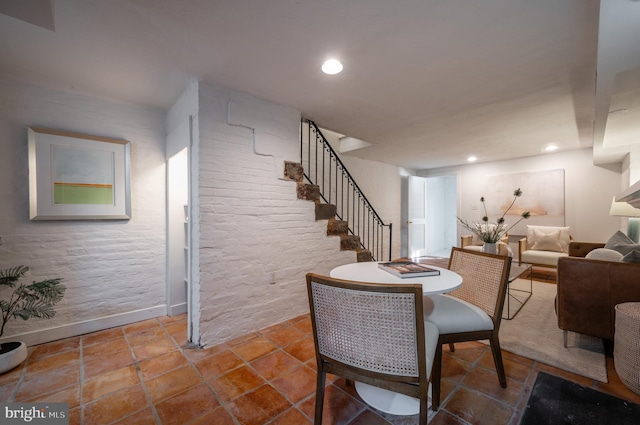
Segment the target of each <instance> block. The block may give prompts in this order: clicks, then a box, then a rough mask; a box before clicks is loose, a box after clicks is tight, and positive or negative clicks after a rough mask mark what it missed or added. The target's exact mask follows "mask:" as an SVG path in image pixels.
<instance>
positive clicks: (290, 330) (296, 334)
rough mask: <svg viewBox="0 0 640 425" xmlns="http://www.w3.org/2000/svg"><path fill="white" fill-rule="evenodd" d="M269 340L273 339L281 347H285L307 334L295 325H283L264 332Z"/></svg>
mask: <svg viewBox="0 0 640 425" xmlns="http://www.w3.org/2000/svg"><path fill="white" fill-rule="evenodd" d="M264 336H265V337H267V338H268V339H269V340H271V341H273V342H274V343H275V344H276V345H278V346H279V347H284V346H285V345H289V344H291V343H293V342H296V341H298V340H300V339H302V338H304V337H305V336H306V335H305V334H304V333H303V332H301V331H300V330H299V329H297V328H295V327H290V326H287V327H283V328H280V329H278V330H275V331H273V332H270V333H267V334H264Z"/></svg>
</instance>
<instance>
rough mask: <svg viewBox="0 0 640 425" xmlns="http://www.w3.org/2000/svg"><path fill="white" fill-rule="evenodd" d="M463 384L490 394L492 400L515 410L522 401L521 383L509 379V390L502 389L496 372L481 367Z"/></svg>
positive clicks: (467, 377)
mask: <svg viewBox="0 0 640 425" xmlns="http://www.w3.org/2000/svg"><path fill="white" fill-rule="evenodd" d="M462 384H463V385H465V386H467V387H469V388H472V389H474V390H478V391H481V392H483V393H485V394H488V395H490V396H491V397H492V398H496V399H498V400H500V401H502V402H504V403H506V404H508V405H509V406H512V407H514V408H515V407H516V405H517V404H518V401H519V400H520V393H521V392H522V387H523V384H522V383H521V382H518V381H516V380H513V379H509V378H507V388H502V387H501V386H500V382H499V381H498V374H497V373H496V372H494V371H489V370H487V369H483V368H479V367H477V368H474V369H473V370H471V372H469V374H468V375H467V376H466V377H465V378H464V380H463V381H462Z"/></svg>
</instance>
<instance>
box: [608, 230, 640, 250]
mask: <svg viewBox="0 0 640 425" xmlns="http://www.w3.org/2000/svg"><path fill="white" fill-rule="evenodd" d="M604 247H605V248H607V249H613V250H614V251H618V252H619V253H620V254H622V255H627V254H628V253H630V252H631V251H634V250H636V249H640V244H637V243H635V242H634V241H632V240H631V239H629V237H628V236H627V235H625V234H624V233H622V232H621V231H620V230H618V231H617V232H616V233H614V235H613V236H611V237H610V238H609V240H608V241H607V243H606V244H605V245H604Z"/></svg>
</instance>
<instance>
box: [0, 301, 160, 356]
mask: <svg viewBox="0 0 640 425" xmlns="http://www.w3.org/2000/svg"><path fill="white" fill-rule="evenodd" d="M166 312H167V306H166V304H162V305H158V306H155V307H151V308H147V309H143V310H136V311H130V312H127V313H122V314H114V315H112V316H106V317H101V318H99V319H92V320H87V321H84V322H78V323H71V324H68V325H62V326H57V327H54V328H47V329H41V330H38V331H33V332H27V333H23V334H18V335H11V336H8V337H5V338H2V340H0V342H7V341H22V342H24V343H25V344H27V346H32V345H38V344H44V343H45V342H51V341H56V340H58V339H63V338H70V337H73V336H78V335H84V334H88V333H91V332H97V331H101V330H104V329H109V328H113V327H116V326H123V325H128V324H130V323H135V322H140V321H142V320H147V319H152V318H154V317H160V316H165V315H166Z"/></svg>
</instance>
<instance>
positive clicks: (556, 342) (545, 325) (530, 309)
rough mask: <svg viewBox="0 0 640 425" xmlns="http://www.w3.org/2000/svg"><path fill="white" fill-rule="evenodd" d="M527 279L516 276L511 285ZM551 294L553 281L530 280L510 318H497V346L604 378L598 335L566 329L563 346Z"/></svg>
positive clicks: (517, 285)
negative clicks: (522, 302) (523, 300)
mask: <svg viewBox="0 0 640 425" xmlns="http://www.w3.org/2000/svg"><path fill="white" fill-rule="evenodd" d="M529 283H530V281H529V279H516V280H515V281H514V282H512V283H511V287H512V289H517V288H527V289H528V287H529ZM555 296H556V286H555V285H553V284H549V283H543V282H536V281H535V280H534V281H533V294H532V296H531V298H530V299H529V301H527V303H526V304H525V305H524V307H522V309H521V310H520V311H519V312H518V314H516V316H515V317H514V318H513V319H512V320H504V319H503V320H502V322H501V325H500V334H499V337H500V346H501V348H502V349H503V350H506V351H510V352H512V353H514V354H519V355H521V356H524V357H528V358H530V359H533V360H536V361H539V362H542V363H545V364H548V365H551V366H555V367H557V368H559V369H563V370H566V371H569V372H573V373H577V374H578V375H582V376H586V377H589V378H592V379H596V380H598V381H601V382H608V381H607V367H606V358H605V354H604V344H603V342H602V339H600V338H594V337H591V336H587V335H582V334H577V333H575V332H569V333H568V339H567V348H564V345H563V332H562V330H561V329H560V328H558V317H557V316H556V313H555V308H554V299H555ZM505 308H506V306H505Z"/></svg>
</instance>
